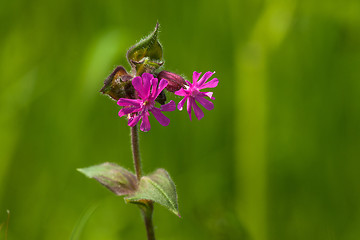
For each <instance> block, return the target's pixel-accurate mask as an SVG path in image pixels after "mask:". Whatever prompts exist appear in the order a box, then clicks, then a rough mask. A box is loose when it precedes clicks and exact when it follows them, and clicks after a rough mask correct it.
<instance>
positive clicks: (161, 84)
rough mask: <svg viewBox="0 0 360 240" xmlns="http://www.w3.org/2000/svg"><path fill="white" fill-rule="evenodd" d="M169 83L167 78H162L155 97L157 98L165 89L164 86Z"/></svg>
mask: <svg viewBox="0 0 360 240" xmlns="http://www.w3.org/2000/svg"><path fill="white" fill-rule="evenodd" d="M168 84H169V83H168V82H167V81H166V80H165V79H161V81H160V83H159V87H158V89H157V90H156V94H155V96H154V98H157V96H159V94H160V93H161V91H162V90H164V88H165V87H166V86H167V85H168Z"/></svg>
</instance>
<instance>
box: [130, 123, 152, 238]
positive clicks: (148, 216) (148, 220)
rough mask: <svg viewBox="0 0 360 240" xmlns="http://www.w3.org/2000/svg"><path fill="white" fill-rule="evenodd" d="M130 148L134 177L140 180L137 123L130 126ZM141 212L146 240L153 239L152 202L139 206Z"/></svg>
mask: <svg viewBox="0 0 360 240" xmlns="http://www.w3.org/2000/svg"><path fill="white" fill-rule="evenodd" d="M131 150H132V154H133V159H134V168H135V172H136V177H137V179H138V181H139V182H140V179H141V176H142V172H141V159H140V148H139V135H138V128H137V125H135V126H134V127H131ZM140 209H141V213H142V215H143V217H144V222H145V227H146V233H147V238H148V240H155V232H154V226H153V223H152V214H153V210H154V205H153V202H151V201H149V202H147V204H146V205H145V207H140Z"/></svg>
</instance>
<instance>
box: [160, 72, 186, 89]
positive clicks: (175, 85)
mask: <svg viewBox="0 0 360 240" xmlns="http://www.w3.org/2000/svg"><path fill="white" fill-rule="evenodd" d="M157 78H158V79H159V80H161V79H165V80H166V81H167V82H168V85H167V86H166V90H168V91H169V92H176V91H178V90H180V88H182V87H184V86H185V85H186V82H185V80H184V78H182V77H181V76H180V75H178V74H176V73H172V72H168V71H161V72H160V73H159V74H158V75H157Z"/></svg>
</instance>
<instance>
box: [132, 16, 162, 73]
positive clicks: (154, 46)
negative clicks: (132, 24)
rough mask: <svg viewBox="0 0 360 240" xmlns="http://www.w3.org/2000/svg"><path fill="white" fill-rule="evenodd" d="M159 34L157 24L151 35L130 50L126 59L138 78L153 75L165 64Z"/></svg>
mask: <svg viewBox="0 0 360 240" xmlns="http://www.w3.org/2000/svg"><path fill="white" fill-rule="evenodd" d="M158 33H159V23H157V24H156V27H155V30H154V31H153V32H152V33H151V34H150V35H148V36H147V37H145V38H144V39H142V40H141V41H140V42H138V43H137V44H135V45H134V46H132V47H131V48H130V49H129V50H128V52H127V54H126V57H127V59H128V61H129V63H130V65H131V67H132V71H133V73H134V74H136V76H140V75H141V74H143V73H144V72H148V73H153V72H154V71H155V70H156V69H158V68H159V67H161V66H162V65H163V64H164V62H163V61H162V46H161V44H160V42H159V40H158Z"/></svg>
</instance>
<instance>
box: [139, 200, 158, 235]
mask: <svg viewBox="0 0 360 240" xmlns="http://www.w3.org/2000/svg"><path fill="white" fill-rule="evenodd" d="M153 210H154V205H153V203H152V202H149V203H148V205H147V207H146V208H145V209H141V211H142V214H143V217H144V222H145V227H146V233H147V238H148V240H155V232H154V226H153V223H152V213H153Z"/></svg>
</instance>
